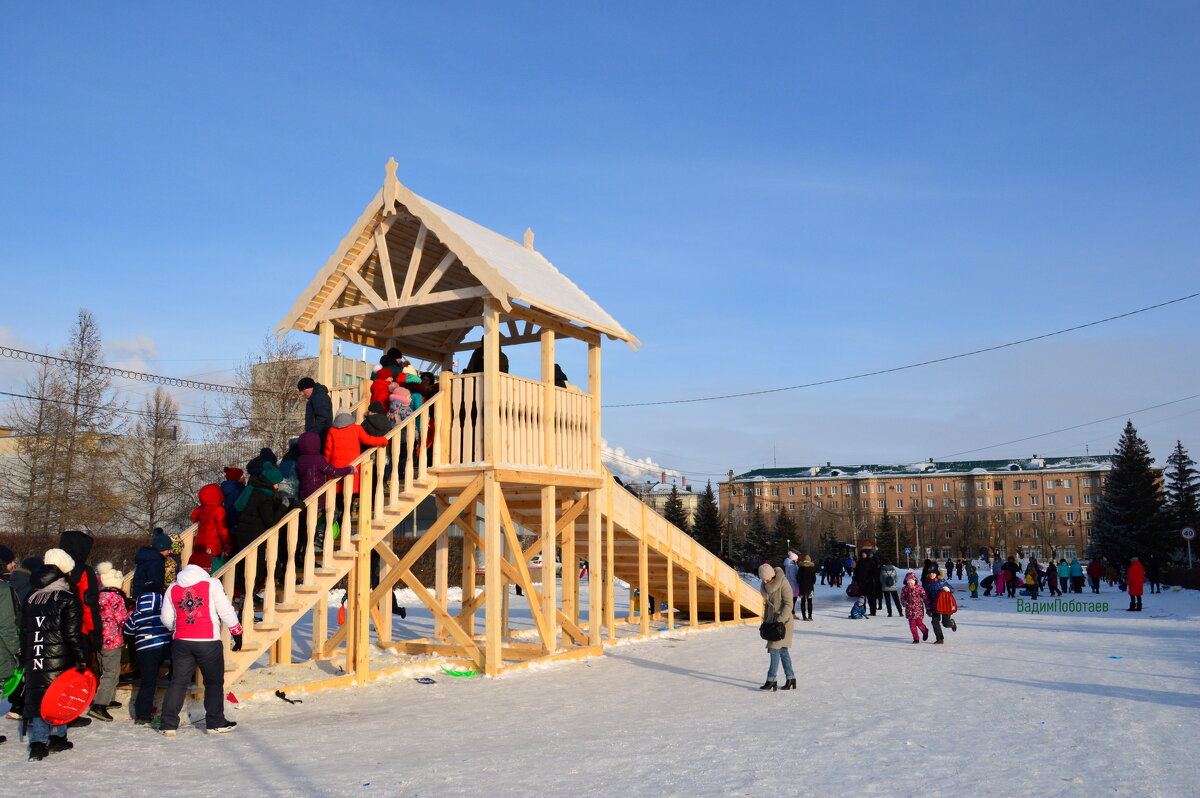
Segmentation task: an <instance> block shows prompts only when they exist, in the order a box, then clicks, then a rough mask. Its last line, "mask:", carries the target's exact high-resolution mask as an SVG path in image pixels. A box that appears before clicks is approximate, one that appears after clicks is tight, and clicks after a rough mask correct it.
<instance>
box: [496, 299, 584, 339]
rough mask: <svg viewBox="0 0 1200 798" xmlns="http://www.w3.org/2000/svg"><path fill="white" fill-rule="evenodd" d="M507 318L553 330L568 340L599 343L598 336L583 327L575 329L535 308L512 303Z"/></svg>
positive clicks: (559, 318) (556, 317) (560, 319)
mask: <svg viewBox="0 0 1200 798" xmlns="http://www.w3.org/2000/svg"><path fill="white" fill-rule="evenodd" d="M505 312H506V313H507V314H508V315H509V316H512V317H513V318H515V319H520V320H522V321H531V322H533V323H534V324H537V325H538V326H540V327H544V328H546V329H550V330H554V331H555V332H557V333H562V334H563V335H565V336H567V337H568V338H574V339H575V340H577V341H586V342H588V343H593V342H594V343H599V341H600V334H599V333H597V332H594V331H592V330H589V329H585V328H583V327H576V326H574V325H572V324H570V323H568V322H566V321H564V320H563V319H562V318H561V317H559V316H555V315H552V314H550V313H546V312H545V311H542V310H538V309H536V308H529V307H525V306H524V305H518V304H516V303H513V305H512V306H511V307H509V309H508V310H507V311H505Z"/></svg>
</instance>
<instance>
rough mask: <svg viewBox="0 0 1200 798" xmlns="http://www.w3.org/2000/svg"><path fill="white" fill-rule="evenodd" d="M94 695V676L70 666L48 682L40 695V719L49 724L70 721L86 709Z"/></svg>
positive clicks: (87, 671) (56, 724)
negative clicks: (48, 684)
mask: <svg viewBox="0 0 1200 798" xmlns="http://www.w3.org/2000/svg"><path fill="white" fill-rule="evenodd" d="M95 695H96V676H95V674H93V673H92V672H91V671H89V670H86V669H85V670H84V671H83V673H80V672H79V671H78V670H77V669H75V668H71V669H70V670H68V671H66V672H65V673H62V674H59V677H58V678H57V679H55V680H54V681H53V682H51V683H50V686H49V687H47V688H46V694H45V695H44V696H42V720H44V721H46V722H47V723H49V724H50V725H51V726H60V725H62V724H64V723H70V722H71V721H73V720H75V718H77V717H79V716H80V715H82V714H83V713H84V712H86V711H87V708H88V707H90V706H91V705H92V698H93V697H94V696H95Z"/></svg>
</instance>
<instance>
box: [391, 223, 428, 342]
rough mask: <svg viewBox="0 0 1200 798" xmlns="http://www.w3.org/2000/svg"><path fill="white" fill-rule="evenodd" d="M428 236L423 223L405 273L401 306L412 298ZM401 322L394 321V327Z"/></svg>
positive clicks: (426, 228)
mask: <svg viewBox="0 0 1200 798" xmlns="http://www.w3.org/2000/svg"><path fill="white" fill-rule="evenodd" d="M428 235H429V228H428V227H426V226H425V223H424V222H422V223H421V228H420V229H419V230H417V240H416V243H415V244H414V245H413V251H412V255H411V256H410V257H409V259H408V270H407V271H405V272H404V289H403V290H402V291H401V292H400V303H401V304H406V303H407V302H408V300H409V299H410V298H411V297H412V291H413V285H414V284H415V283H416V281H417V271H418V270H419V269H420V268H421V257H422V256H423V255H424V254H425V238H426V237H427V236H428ZM399 321H400V319H399V318H394V319H392V326H393V327H395V326H396V324H397V323H398V322H399Z"/></svg>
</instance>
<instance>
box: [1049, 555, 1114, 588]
mask: <svg viewBox="0 0 1200 798" xmlns="http://www.w3.org/2000/svg"><path fill="white" fill-rule="evenodd" d="M1051 570H1053V569H1051ZM1103 576H1104V561H1103V560H1101V559H1100V558H1099V557H1093V558H1092V559H1090V560H1088V565H1087V577H1088V583H1089V586H1090V587H1091V588H1092V592H1093V593H1099V592H1100V579H1101V578H1102V577H1103Z"/></svg>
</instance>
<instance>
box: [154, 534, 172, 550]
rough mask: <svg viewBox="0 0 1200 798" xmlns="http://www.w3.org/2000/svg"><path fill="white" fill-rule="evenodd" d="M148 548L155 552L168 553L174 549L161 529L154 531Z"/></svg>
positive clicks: (169, 539)
mask: <svg viewBox="0 0 1200 798" xmlns="http://www.w3.org/2000/svg"><path fill="white" fill-rule="evenodd" d="M150 547H151V548H153V549H154V550H155V551H170V550H171V549H172V548H174V544H173V543H172V542H171V537H170V536H169V535H168V534H167V533H166V532H163V531H162V530H161V529H156V530H154V539H153V540H151V541H150Z"/></svg>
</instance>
